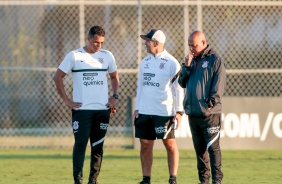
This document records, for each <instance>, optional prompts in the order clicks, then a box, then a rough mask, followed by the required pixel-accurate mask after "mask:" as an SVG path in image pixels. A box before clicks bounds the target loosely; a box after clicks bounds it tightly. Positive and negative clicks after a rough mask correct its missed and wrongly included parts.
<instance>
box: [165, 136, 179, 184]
mask: <svg viewBox="0 0 282 184" xmlns="http://www.w3.org/2000/svg"><path fill="white" fill-rule="evenodd" d="M163 143H164V145H165V148H166V151H167V162H168V170H169V175H170V178H169V183H170V184H176V176H177V171H178V165H179V151H178V147H177V144H176V140H175V139H163Z"/></svg>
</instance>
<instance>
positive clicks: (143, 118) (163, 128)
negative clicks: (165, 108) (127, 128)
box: [134, 114, 175, 140]
mask: <svg viewBox="0 0 282 184" xmlns="http://www.w3.org/2000/svg"><path fill="white" fill-rule="evenodd" d="M173 118H174V117H173V116H156V115H146V114H139V117H138V118H136V119H135V121H134V123H135V137H136V138H141V139H147V140H155V139H174V138H175V136H174V126H175V124H174V121H173Z"/></svg>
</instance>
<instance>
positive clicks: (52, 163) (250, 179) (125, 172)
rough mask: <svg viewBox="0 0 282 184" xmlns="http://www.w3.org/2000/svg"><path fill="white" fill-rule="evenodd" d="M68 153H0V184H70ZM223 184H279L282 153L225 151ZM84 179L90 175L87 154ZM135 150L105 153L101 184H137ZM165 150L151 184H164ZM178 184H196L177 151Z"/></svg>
mask: <svg viewBox="0 0 282 184" xmlns="http://www.w3.org/2000/svg"><path fill="white" fill-rule="evenodd" d="M71 154H72V151H71V150H0V173H1V177H0V184H55V183H56V184H72V183H73V181H72V161H71ZM222 154H223V161H222V163H223V166H222V170H223V172H224V180H223V183H224V184H249V183H252V184H259V183H265V184H266V183H267V184H268V183H271V184H278V183H282V150H256V151H250V150H249V151H240V150H239V151H238V150H236V151H234V150H224V151H222ZM87 155H88V156H87V157H86V159H85V164H84V175H85V180H84V183H86V180H87V179H86V178H87V175H88V173H89V151H87ZM141 175H142V174H141V166H140V160H139V151H138V150H108V149H106V150H105V151H104V160H103V165H102V171H101V174H100V176H99V182H100V183H101V184H131V183H133V184H136V183H137V182H138V181H140V179H141ZM167 180H168V169H167V161H166V152H165V150H154V163H153V173H152V183H153V184H165V183H167ZM178 183H179V184H197V183H198V180H197V170H196V158H195V154H194V151H193V150H181V151H180V166H179V171H178Z"/></svg>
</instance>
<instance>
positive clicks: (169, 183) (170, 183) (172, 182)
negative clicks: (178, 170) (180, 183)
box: [168, 179, 177, 184]
mask: <svg viewBox="0 0 282 184" xmlns="http://www.w3.org/2000/svg"><path fill="white" fill-rule="evenodd" d="M168 184H177V182H176V180H172V179H169V181H168Z"/></svg>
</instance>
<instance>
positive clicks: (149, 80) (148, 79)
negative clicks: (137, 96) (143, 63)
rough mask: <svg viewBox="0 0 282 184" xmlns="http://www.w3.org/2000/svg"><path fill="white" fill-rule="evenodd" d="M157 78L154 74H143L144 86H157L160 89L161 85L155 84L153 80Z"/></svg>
mask: <svg viewBox="0 0 282 184" xmlns="http://www.w3.org/2000/svg"><path fill="white" fill-rule="evenodd" d="M154 77H155V74H153V73H144V74H143V86H156V87H160V83H158V82H153V81H152V79H153V78H154Z"/></svg>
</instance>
